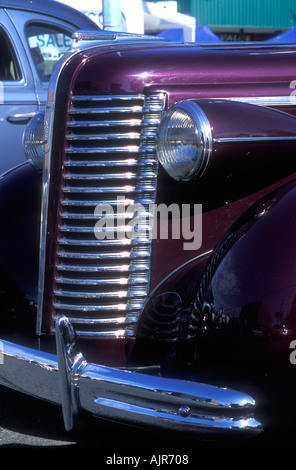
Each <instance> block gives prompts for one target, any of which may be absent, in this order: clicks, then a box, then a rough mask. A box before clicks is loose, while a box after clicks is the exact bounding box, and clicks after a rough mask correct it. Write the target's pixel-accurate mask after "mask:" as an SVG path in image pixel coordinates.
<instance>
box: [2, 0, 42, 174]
mask: <svg viewBox="0 0 296 470" xmlns="http://www.w3.org/2000/svg"><path fill="white" fill-rule="evenodd" d="M0 14H1V24H0V51H1V54H0V125H1V131H0V175H1V174H2V173H4V172H6V171H7V170H9V169H11V168H13V167H14V166H16V165H18V164H19V163H20V162H22V161H24V160H25V156H24V151H23V148H22V135H23V130H24V127H25V125H26V123H27V122H28V121H29V119H30V117H32V115H34V113H35V112H36V111H37V96H36V90H35V84H34V79H33V74H32V70H31V66H30V64H29V62H28V59H27V55H26V53H25V50H24V47H23V44H22V41H21V39H20V37H19V35H18V34H17V31H16V30H15V28H14V25H13V24H12V22H11V20H10V18H9V17H8V15H7V14H6V12H5V10H3V9H1V12H0Z"/></svg>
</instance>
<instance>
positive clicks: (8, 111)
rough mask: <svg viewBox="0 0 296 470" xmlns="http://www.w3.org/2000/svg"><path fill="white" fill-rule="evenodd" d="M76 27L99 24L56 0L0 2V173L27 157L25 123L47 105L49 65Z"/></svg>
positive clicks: (82, 27) (64, 48) (69, 43)
mask: <svg viewBox="0 0 296 470" xmlns="http://www.w3.org/2000/svg"><path fill="white" fill-rule="evenodd" d="M80 29H81V30H85V29H87V30H94V31H95V30H98V29H99V28H98V27H97V26H96V24H95V23H94V22H93V21H92V20H90V19H89V18H88V17H87V16H86V15H84V14H82V13H80V12H79V11H77V10H75V9H73V8H70V7H68V6H66V5H63V4H62V3H59V2H55V1H44V0H39V1H37V0H1V1H0V49H1V57H0V119H1V127H0V147H1V158H0V174H2V173H4V172H5V171H6V170H9V169H11V168H12V167H13V166H16V165H18V164H19V163H23V162H24V161H26V157H25V155H24V152H23V146H22V135H23V132H24V128H25V126H26V123H27V122H28V121H29V119H30V118H31V117H32V116H33V115H34V114H35V113H36V112H37V111H38V110H39V109H41V108H43V107H44V106H45V104H46V100H47V89H48V81H49V77H50V74H51V72H52V69H53V66H54V64H55V63H56V62H57V61H58V60H59V59H60V57H61V56H62V55H63V54H64V53H65V52H66V50H67V49H69V47H70V46H71V43H72V40H71V35H72V33H73V32H74V31H77V30H80Z"/></svg>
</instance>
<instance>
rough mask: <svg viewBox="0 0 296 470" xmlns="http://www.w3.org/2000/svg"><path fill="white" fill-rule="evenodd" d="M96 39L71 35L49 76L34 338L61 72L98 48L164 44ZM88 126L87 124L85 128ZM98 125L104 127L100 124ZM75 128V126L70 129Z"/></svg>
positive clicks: (133, 122) (111, 37) (134, 38)
mask: <svg viewBox="0 0 296 470" xmlns="http://www.w3.org/2000/svg"><path fill="white" fill-rule="evenodd" d="M100 33H102V34H100V35H95V36H93V35H90V36H89V33H87V32H85V33H81V32H78V33H77V34H76V33H75V34H73V36H72V38H73V44H72V47H70V49H69V50H68V51H67V52H66V53H65V54H64V56H63V57H62V58H61V59H60V61H59V65H57V66H56V67H55V68H54V70H53V73H52V74H51V77H50V81H49V87H48V97H47V107H46V119H45V121H46V124H47V126H46V131H47V134H48V136H47V137H48V138H47V144H46V147H45V150H44V166H43V183H42V184H43V192H42V205H41V206H42V213H41V225H40V247H39V275H38V307H37V317H36V333H37V334H38V335H40V334H41V325H42V315H43V298H44V297H43V294H44V278H45V276H44V274H45V271H44V270H45V253H46V237H47V213H48V203H49V193H48V189H49V186H50V181H51V172H50V167H51V159H52V154H51V148H52V145H51V142H52V138H53V121H54V114H55V113H54V108H55V101H56V85H57V83H58V82H59V78H60V76H61V74H62V72H63V70H64V69H65V68H66V67H67V65H68V63H69V62H70V61H71V60H72V59H73V57H75V56H76V55H78V54H81V53H83V52H84V51H91V50H97V49H99V48H101V47H106V46H111V47H114V45H115V44H117V45H119V44H120V45H124V46H126V47H129V46H130V47H134V45H135V44H141V45H144V44H149V45H152V44H159V43H161V42H162V43H164V42H166V41H164V38H160V37H149V36H148V37H147V36H144V37H143V36H139V35H121V34H119V33H116V34H115V35H114V34H112V35H110V34H105V33H104V32H100ZM136 121H139V120H135V119H134V118H133V119H131V120H129V122H128V123H127V122H126V121H125V120H124V122H120V121H119V122H118V120H114V121H113V123H112V125H113V126H122V125H128V126H129V127H133V126H134V125H138V124H139V122H136ZM78 125H79V126H82V127H83V126H85V123H79V124H78ZM87 125H89V124H87ZM93 125H97V123H96V122H95V121H93V122H92V124H90V126H91V127H93ZM101 125H104V123H103V122H101ZM146 125H148V126H149V125H157V120H156V121H155V122H154V120H153V118H152V119H150V118H149V117H146ZM73 127H75V126H73Z"/></svg>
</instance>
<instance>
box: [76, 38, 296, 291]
mask: <svg viewBox="0 0 296 470" xmlns="http://www.w3.org/2000/svg"><path fill="white" fill-rule="evenodd" d="M295 54H296V50H295V49H293V48H290V49H289V48H286V47H276V46H272V47H270V46H263V47H260V46H258V45H254V46H250V45H248V46H243V47H238V46H228V47H226V46H224V45H222V46H198V45H187V46H184V45H174V44H168V45H166V46H165V47H161V46H159V45H158V46H157V47H156V46H150V47H146V48H145V49H143V48H142V47H141V46H140V45H136V44H135V45H134V46H132V47H127V46H126V47H124V48H123V47H121V48H118V49H117V50H116V47H115V46H114V47H111V48H110V47H109V48H107V47H103V46H102V47H101V49H99V50H98V51H96V50H95V49H94V51H92V50H90V51H87V53H85V54H84V60H83V62H81V64H80V65H79V68H77V71H76V74H75V79H74V82H73V85H72V86H73V91H74V92H75V93H77V94H84V93H89V92H90V90H91V93H94V94H101V93H102V94H105V93H107V94H108V93H111V94H122V93H135V92H139V93H142V92H150V91H151V92H152V91H160V90H163V91H165V92H166V93H167V94H168V107H170V106H171V105H173V104H175V102H177V101H179V100H184V99H200V98H202V99H206V98H213V97H215V98H222V97H223V98H225V97H243V96H248V97H250V96H252V97H255V96H288V95H289V94H290V92H291V90H290V88H289V85H290V82H291V80H292V79H293V77H294V75H295V73H296V67H295V63H296V62H295ZM275 70H276V78H275ZM211 105H212V103H210V104H209V106H208V108H207V111H208V110H210V109H211ZM229 106H230V108H231V104H230V105H229ZM238 108H239V106H238ZM256 109H257V108H256ZM256 109H255V108H254V112H253V114H252V111H251V112H250V113H249V117H248V118H246V120H245V121H244V123H241V124H239V121H238V120H236V114H235V113H233V112H232V117H231V113H229V120H227V119H225V116H226V114H227V111H224V110H223V109H221V112H220V111H219V116H220V117H221V119H220V117H219V116H217V117H216V119H215V128H214V134H215V132H216V133H217V134H218V135H221V136H225V135H226V134H225V128H224V129H223V124H221V122H223V123H224V122H225V123H226V122H228V123H229V129H230V130H229V132H228V134H227V135H228V136H237V135H240V133H241V130H242V127H243V125H244V124H245V123H246V121H248V122H249V129H246V133H247V132H248V131H249V132H251V133H252V134H254V128H256V126H257V127H258V126H261V124H262V123H265V121H266V120H265V113H266V111H264V110H263V109H262V110H261V109H259V110H258V114H259V116H260V117H259V118H258V119H256V118H255V112H256ZM216 111H217V110H216V109H215V110H214V106H213V111H212V115H213V116H214V115H215V112H216ZM237 111H238V112H240V110H239V109H237ZM287 111H288V112H289V113H293V107H292V108H291V109H290V108H289V109H287ZM246 114H248V113H246ZM227 115H228V114H227ZM280 120H281V121H282V124H280V125H278V124H277V118H276V115H275V116H274V117H270V125H271V127H272V129H273V130H274V131H275V135H277V133H278V134H281V132H282V131H283V129H284V132H285V133H286V132H288V133H289V132H290V133H291V134H292V133H293V126H294V119H292V118H290V117H287V116H286V117H285V116H283V117H282V118H280ZM288 122H289V124H288V126H289V129H290V131H288V129H287V123H288ZM263 127H264V125H263V126H262V131H263ZM258 131H259V127H258ZM263 132H264V131H263ZM265 134H266V135H267V134H268V132H267V131H266V130H265ZM288 146H289V145H288ZM291 148H292V147H291V145H290V146H289V152H290V153H289V154H290V155H291ZM265 149H266V150H265ZM260 152H261V153H262V155H263V152H262V147H261V146H259V149H258V152H257V153H256V154H255V155H257V154H258V153H260ZM270 152H272V153H276V157H277V158H279V153H277V151H276V149H275V147H274V145H272V146H270V148H269V149H268V148H267V147H266V146H265V147H264V154H265V156H264V158H265V160H264V162H263V161H262V162H261V164H260V168H259V165H258V161H256V162H255V164H254V166H257V169H256V170H255V174H254V166H253V167H252V168H251V166H250V167H249V168H248V169H247V168H246V166H245V165H246V164H247V165H249V164H250V159H249V158H244V157H242V156H241V155H237V151H236V148H235V147H232V149H231V150H230V149H229V148H225V152H224V154H223V158H221V166H220V169H221V168H223V164H224V168H226V174H225V175H224V178H223V179H222V178H221V175H220V173H219V172H218V171H217V172H216V176H215V175H214V176H213V175H212V176H211V178H208V179H207V177H205V178H203V180H201V181H196V182H189V183H186V184H184V183H176V182H174V181H172V180H171V179H170V178H168V177H167V176H166V175H164V174H163V172H162V171H161V169H160V177H159V191H158V194H159V197H158V201H157V202H158V203H160V202H165V203H167V204H171V203H172V202H177V203H197V204H202V205H203V245H202V248H201V250H200V251H199V252H198V253H192V252H187V253H186V252H184V250H183V249H182V244H183V240H166V241H165V244H164V243H162V242H159V241H156V242H155V243H154V259H155V262H154V266H155V269H153V272H152V288H154V287H156V286H157V285H158V283H159V282H161V280H162V279H163V278H164V277H166V276H168V275H169V274H170V273H171V272H172V271H173V270H175V269H177V268H178V267H179V266H180V265H182V264H183V263H185V262H187V261H189V260H190V259H191V258H192V257H194V256H197V255H199V254H201V253H202V252H204V251H207V250H208V249H211V248H213V247H214V246H215V244H216V243H217V242H218V240H219V238H220V237H221V236H222V235H223V233H225V230H226V229H227V228H228V227H229V225H230V224H231V223H232V222H233V221H234V220H235V219H236V217H237V216H238V215H239V214H241V213H242V212H243V211H244V210H245V209H246V208H248V207H249V206H250V205H251V204H252V203H253V202H255V200H256V198H257V196H259V195H261V194H262V193H261V191H262V190H263V191H264V189H263V188H268V187H269V186H272V185H273V184H275V182H276V181H279V180H280V179H283V178H285V177H288V176H289V175H290V174H291V171H293V168H292V170H291V160H290V162H289V163H287V166H286V164H285V165H284V166H281V168H280V169H278V166H277V164H276V159H275V160H273V165H272V169H271V167H270V158H269V157H270ZM244 153H245V154H247V153H248V149H247V148H245V149H244ZM229 157H231V161H232V162H237V161H238V159H239V160H240V163H239V165H237V167H239V169H240V168H241V171H242V172H243V173H244V176H247V178H250V179H251V180H252V182H251V184H250V181H248V180H247V179H246V178H244V181H241V179H239V177H238V175H236V176H235V175H234V172H233V171H232V170H233V169H232V168H231V171H230V170H229V169H228V167H226V161H225V160H224V159H225V158H226V160H228V159H229ZM216 160H217V159H216ZM254 161H255V159H254ZM265 165H268V172H266V171H265V170H266V166H265ZM247 170H249V171H247ZM270 170H272V171H270ZM213 188H215V191H214V190H213ZM267 191H268V189H267ZM172 252H174V253H175V255H174V257H172V256H171V253H172ZM160 260H161V261H160Z"/></svg>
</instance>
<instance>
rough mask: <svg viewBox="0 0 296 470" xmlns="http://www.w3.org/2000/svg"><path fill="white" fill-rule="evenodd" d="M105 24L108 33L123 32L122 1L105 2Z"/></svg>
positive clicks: (110, 0) (109, 0)
mask: <svg viewBox="0 0 296 470" xmlns="http://www.w3.org/2000/svg"><path fill="white" fill-rule="evenodd" d="M103 23H104V29H106V30H108V31H121V30H122V26H121V6H120V0H103Z"/></svg>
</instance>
